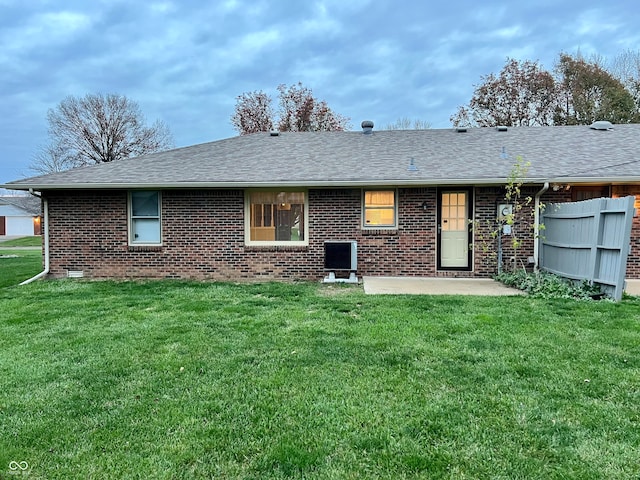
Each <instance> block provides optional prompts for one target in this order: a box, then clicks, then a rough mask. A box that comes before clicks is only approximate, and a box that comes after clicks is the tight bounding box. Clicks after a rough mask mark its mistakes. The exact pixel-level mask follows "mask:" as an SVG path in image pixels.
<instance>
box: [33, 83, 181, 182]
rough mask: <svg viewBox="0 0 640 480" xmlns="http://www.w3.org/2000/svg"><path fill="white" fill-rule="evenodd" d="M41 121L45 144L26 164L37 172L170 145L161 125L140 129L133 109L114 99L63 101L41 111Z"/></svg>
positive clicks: (128, 102)
mask: <svg viewBox="0 0 640 480" xmlns="http://www.w3.org/2000/svg"><path fill="white" fill-rule="evenodd" d="M47 122H48V124H49V137H50V144H49V145H48V146H46V147H44V148H42V149H41V150H40V151H39V152H38V153H37V154H36V155H35V156H34V160H33V162H32V164H31V169H32V170H34V171H36V172H39V173H49V172H55V171H61V170H67V169H69V168H74V167H78V166H84V165H92V164H96V163H105V162H112V161H114V160H119V159H122V158H128V157H133V156H139V155H144V154H147V153H153V152H158V151H162V150H166V149H168V148H171V147H172V146H173V140H172V136H171V133H170V131H169V128H168V127H167V126H166V125H165V124H164V123H163V122H160V121H156V122H155V123H154V124H153V125H152V126H151V127H147V126H145V119H144V116H143V115H142V112H141V110H140V107H139V106H138V104H137V103H136V102H133V101H131V100H129V99H128V98H127V97H125V96H122V95H117V94H108V95H92V94H88V95H85V96H84V97H82V98H78V97H73V96H70V97H67V98H65V99H64V100H62V102H60V104H59V105H58V106H57V107H56V108H55V109H51V110H49V111H48V112H47Z"/></svg>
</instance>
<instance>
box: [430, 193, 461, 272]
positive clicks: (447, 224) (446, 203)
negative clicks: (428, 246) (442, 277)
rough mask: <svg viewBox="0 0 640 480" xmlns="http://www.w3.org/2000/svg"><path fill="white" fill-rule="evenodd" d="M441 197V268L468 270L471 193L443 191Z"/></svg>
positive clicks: (439, 228) (439, 227)
mask: <svg viewBox="0 0 640 480" xmlns="http://www.w3.org/2000/svg"><path fill="white" fill-rule="evenodd" d="M440 195H441V196H440V212H439V213H440V215H439V226H438V230H439V232H440V268H443V269H447V268H468V267H469V191H468V190H455V191H454V190H451V191H443V192H441V193H440Z"/></svg>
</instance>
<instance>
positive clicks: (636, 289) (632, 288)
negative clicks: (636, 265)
mask: <svg viewBox="0 0 640 480" xmlns="http://www.w3.org/2000/svg"><path fill="white" fill-rule="evenodd" d="M626 282H627V285H626V287H625V289H624V291H625V292H627V294H629V295H633V296H634V297H640V280H631V279H628V278H627V280H626Z"/></svg>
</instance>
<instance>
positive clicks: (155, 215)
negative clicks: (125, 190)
mask: <svg viewBox="0 0 640 480" xmlns="http://www.w3.org/2000/svg"><path fill="white" fill-rule="evenodd" d="M160 212H161V208H160V192H156V191H147V190H141V191H133V192H130V193H129V243H131V244H132V245H136V244H140V245H159V244H160V243H161V242H162V241H161V238H162V236H161V234H160V225H161V222H160Z"/></svg>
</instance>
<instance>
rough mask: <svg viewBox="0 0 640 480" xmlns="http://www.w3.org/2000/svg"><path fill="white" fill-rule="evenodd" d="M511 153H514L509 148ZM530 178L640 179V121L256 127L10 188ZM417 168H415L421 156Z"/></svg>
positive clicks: (429, 182)
mask: <svg viewBox="0 0 640 480" xmlns="http://www.w3.org/2000/svg"><path fill="white" fill-rule="evenodd" d="M503 152H504V154H503ZM518 155H519V156H522V158H523V159H524V161H525V162H530V164H531V166H530V169H529V173H528V177H529V179H530V181H531V182H532V183H533V182H536V183H538V182H542V181H566V182H574V183H580V182H582V183H587V182H590V181H591V182H601V181H603V182H612V183H616V182H618V183H620V182H638V181H640V125H615V126H614V128H613V130H606V131H600V130H593V129H590V128H589V127H587V126H564V127H560V126H558V127H515V128H509V129H508V130H507V131H498V130H497V129H494V128H472V129H469V130H468V131H467V132H466V133H458V132H457V131H456V130H454V129H441V130H436V129H432V130H393V131H374V132H373V133H372V134H370V135H365V134H363V133H362V132H358V131H351V132H302V133H300V132H298V133H293V132H284V133H280V134H279V135H278V136H272V135H270V134H269V133H256V134H252V135H244V136H238V137H233V138H228V139H224V140H219V141H215V142H210V143H204V144H201V145H194V146H189V147H183V148H178V149H175V150H169V151H166V152H161V153H156V154H152V155H145V156H142V157H137V158H131V159H126V160H119V161H116V162H112V163H108V164H101V165H95V166H91V167H84V168H77V169H74V170H70V171H67V172H62V173H55V174H50V175H44V176H39V177H33V178H29V179H25V180H19V181H15V182H11V183H9V184H7V185H6V187H7V188H14V189H26V188H33V189H35V190H46V189H56V188H133V187H138V188H139V187H145V186H148V187H165V188H179V187H232V186H237V187H252V186H286V185H297V186H349V185H359V184H361V185H365V184H369V185H377V184H380V185H381V184H386V185H398V186H401V185H436V184H462V183H467V184H495V183H501V182H504V181H505V180H506V178H507V177H508V176H509V173H510V171H511V170H512V167H513V164H514V161H515V157H516V156H518ZM412 159H413V165H415V169H413V168H411V167H410V164H411V160H412Z"/></svg>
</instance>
